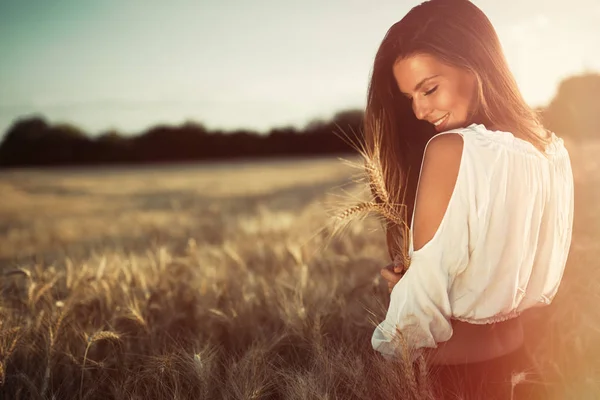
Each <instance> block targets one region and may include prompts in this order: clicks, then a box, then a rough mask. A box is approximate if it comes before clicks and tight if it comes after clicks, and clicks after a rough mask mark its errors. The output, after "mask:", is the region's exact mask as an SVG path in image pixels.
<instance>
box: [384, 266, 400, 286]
mask: <svg viewBox="0 0 600 400" xmlns="http://www.w3.org/2000/svg"><path fill="white" fill-rule="evenodd" d="M381 276H383V277H384V278H385V280H387V281H390V282H394V283H396V282H398V281H399V280H400V278H401V277H402V275H400V274H396V273H394V272H392V271H390V270H387V269H385V268H384V269H382V270H381Z"/></svg>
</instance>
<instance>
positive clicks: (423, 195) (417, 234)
mask: <svg viewBox="0 0 600 400" xmlns="http://www.w3.org/2000/svg"><path fill="white" fill-rule="evenodd" d="M463 148H464V141H463V137H462V136H461V135H460V134H458V133H447V134H442V135H437V136H435V137H434V138H433V139H431V140H430V141H429V143H428V144H427V148H426V150H425V154H424V156H423V167H422V169H421V174H420V177H419V184H418V187H417V196H416V204H415V211H414V213H415V216H414V227H413V228H414V229H413V238H414V243H413V248H414V250H419V249H420V248H421V247H423V246H424V245H425V244H427V243H428V242H429V241H430V240H431V239H433V237H434V235H435V233H436V232H437V230H438V228H439V226H440V224H441V222H442V220H443V218H444V215H445V214H446V209H447V208H448V204H449V203H450V199H451V197H452V193H453V192H454V187H455V186H456V181H457V179H458V173H459V170H460V163H461V159H462V153H463Z"/></svg>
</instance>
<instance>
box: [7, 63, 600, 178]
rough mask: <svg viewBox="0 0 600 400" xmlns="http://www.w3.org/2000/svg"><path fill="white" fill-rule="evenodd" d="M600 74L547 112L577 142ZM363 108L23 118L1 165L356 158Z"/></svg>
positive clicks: (569, 89)
mask: <svg viewBox="0 0 600 400" xmlns="http://www.w3.org/2000/svg"><path fill="white" fill-rule="evenodd" d="M598 93H600V74H597V73H589V74H585V75H580V76H574V77H570V78H567V79H566V80H564V81H563V82H561V84H560V86H559V88H558V91H557V94H556V96H555V98H554V99H553V100H552V102H551V103H550V104H549V105H548V106H547V107H546V108H545V109H539V110H538V111H539V112H540V113H541V115H542V117H543V121H544V125H545V126H546V127H547V128H548V129H550V130H553V131H554V132H556V133H557V134H558V135H559V136H562V137H569V138H570V139H572V140H575V141H578V140H584V139H588V138H597V137H598V133H600V121H599V119H598V118H597V116H598V115H600V101H599V100H600V98H599V95H598ZM362 121H363V111H362V110H347V111H343V112H339V113H337V114H336V115H335V116H334V117H333V118H332V119H331V121H313V122H311V123H309V124H308V125H307V126H306V127H305V128H304V129H301V130H297V129H295V128H293V127H286V128H274V129H271V130H270V131H269V132H268V133H266V134H260V133H259V132H255V131H249V130H236V131H230V132H225V131H222V130H217V131H209V130H208V129H206V128H205V127H204V126H203V125H202V124H197V123H193V122H190V123H186V124H183V125H181V126H164V125H161V126H156V127H153V128H151V129H149V130H147V131H145V132H142V133H141V134H139V135H136V136H122V135H120V134H119V133H118V132H115V131H111V132H107V133H105V134H102V135H100V136H98V137H95V138H92V137H90V136H89V135H87V134H86V133H85V132H83V131H82V130H80V129H78V128H77V127H74V126H72V125H67V124H58V125H49V124H48V123H47V122H46V121H45V120H44V119H43V118H42V117H29V118H24V119H21V120H18V121H16V122H15V123H14V124H13V126H12V127H11V128H10V129H9V130H8V132H7V133H6V135H5V136H4V139H3V141H2V143H1V144H0V167H15V166H49V165H99V164H127V163H157V162H185V161H199V160H223V159H232V158H240V157H243V158H248V157H269V156H306V155H320V154H336V153H350V152H353V151H354V149H352V147H350V146H349V145H348V143H346V142H345V141H344V140H342V139H340V137H339V134H340V133H341V132H342V131H343V132H345V133H346V134H349V135H350V136H354V135H357V134H360V132H362Z"/></svg>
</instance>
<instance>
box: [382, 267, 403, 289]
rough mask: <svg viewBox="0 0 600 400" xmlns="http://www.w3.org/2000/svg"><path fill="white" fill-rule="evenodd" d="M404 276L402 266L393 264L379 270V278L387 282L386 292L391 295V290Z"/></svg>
mask: <svg viewBox="0 0 600 400" xmlns="http://www.w3.org/2000/svg"><path fill="white" fill-rule="evenodd" d="M403 275H404V267H403V266H402V265H397V266H394V263H391V264H388V265H386V266H385V268H382V269H381V276H383V277H384V279H385V280H386V281H388V290H389V292H390V293H392V289H394V286H395V285H396V283H398V281H399V280H400V278H402V276H403Z"/></svg>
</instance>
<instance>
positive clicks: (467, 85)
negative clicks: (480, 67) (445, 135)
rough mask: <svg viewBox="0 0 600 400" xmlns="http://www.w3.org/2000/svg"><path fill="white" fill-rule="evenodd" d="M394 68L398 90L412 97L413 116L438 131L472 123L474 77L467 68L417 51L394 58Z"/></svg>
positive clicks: (474, 96) (474, 97) (474, 99)
mask: <svg viewBox="0 0 600 400" xmlns="http://www.w3.org/2000/svg"><path fill="white" fill-rule="evenodd" d="M393 72H394V78H395V79H396V83H397V85H398V88H399V89H400V92H402V93H403V95H404V96H407V97H408V98H409V99H412V107H413V112H414V113H415V116H416V117H417V118H418V119H421V120H425V121H428V122H430V123H431V124H433V125H434V126H435V129H436V131H437V132H442V131H447V130H450V129H454V128H459V127H465V126H468V125H470V124H471V123H472V121H471V120H469V115H470V114H469V112H470V110H471V109H472V108H474V107H475V101H476V95H475V87H476V79H475V76H474V75H473V74H472V73H470V72H469V71H467V70H464V69H461V68H456V67H453V66H449V65H447V64H443V63H442V62H440V61H439V60H438V59H437V58H435V57H433V56H431V55H428V54H416V55H412V56H410V57H407V58H404V59H399V60H398V61H396V63H395V64H394V67H393Z"/></svg>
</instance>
